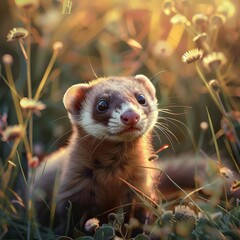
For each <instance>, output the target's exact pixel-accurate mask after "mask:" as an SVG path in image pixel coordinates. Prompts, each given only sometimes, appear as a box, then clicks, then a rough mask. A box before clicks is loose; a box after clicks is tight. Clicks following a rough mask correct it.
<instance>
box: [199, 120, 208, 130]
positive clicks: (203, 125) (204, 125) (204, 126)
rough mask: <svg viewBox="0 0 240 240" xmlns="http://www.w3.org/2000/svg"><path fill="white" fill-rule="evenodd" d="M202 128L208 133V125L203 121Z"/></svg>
mask: <svg viewBox="0 0 240 240" xmlns="http://www.w3.org/2000/svg"><path fill="white" fill-rule="evenodd" d="M200 128H201V129H202V130H203V131H206V130H207V129H208V123H207V122H205V121H203V122H201V123H200Z"/></svg>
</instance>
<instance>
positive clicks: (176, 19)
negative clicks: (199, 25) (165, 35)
mask: <svg viewBox="0 0 240 240" xmlns="http://www.w3.org/2000/svg"><path fill="white" fill-rule="evenodd" d="M170 23H171V24H174V25H175V24H184V23H185V24H189V21H188V20H187V18H186V17H185V16H183V15H182V14H176V15H174V16H173V17H171V19H170Z"/></svg>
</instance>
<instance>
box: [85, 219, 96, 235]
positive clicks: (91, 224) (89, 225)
mask: <svg viewBox="0 0 240 240" xmlns="http://www.w3.org/2000/svg"><path fill="white" fill-rule="evenodd" d="M84 228H85V230H86V231H87V232H93V231H95V230H96V229H98V228H99V220H98V219H97V218H91V219H89V220H87V222H86V223H85V225H84Z"/></svg>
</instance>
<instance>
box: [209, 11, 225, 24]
mask: <svg viewBox="0 0 240 240" xmlns="http://www.w3.org/2000/svg"><path fill="white" fill-rule="evenodd" d="M225 22H226V17H225V16H224V15H223V14H221V13H216V14H214V15H213V16H211V18H210V23H211V24H213V25H215V26H218V27H220V26H222V25H223V24H224V23H225Z"/></svg>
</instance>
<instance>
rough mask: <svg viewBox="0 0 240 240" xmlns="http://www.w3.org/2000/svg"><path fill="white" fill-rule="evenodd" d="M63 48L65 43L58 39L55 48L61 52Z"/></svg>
mask: <svg viewBox="0 0 240 240" xmlns="http://www.w3.org/2000/svg"><path fill="white" fill-rule="evenodd" d="M62 48H63V43H62V42H60V41H57V42H55V43H54V44H53V50H54V51H57V52H59V51H60V50H61V49H62Z"/></svg>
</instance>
